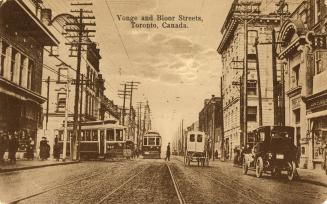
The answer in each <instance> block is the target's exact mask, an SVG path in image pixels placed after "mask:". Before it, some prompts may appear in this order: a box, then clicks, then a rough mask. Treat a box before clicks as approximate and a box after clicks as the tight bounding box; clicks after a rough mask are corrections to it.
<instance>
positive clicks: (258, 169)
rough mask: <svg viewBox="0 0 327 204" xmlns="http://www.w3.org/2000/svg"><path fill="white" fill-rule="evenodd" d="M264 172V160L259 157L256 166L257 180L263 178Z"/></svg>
mask: <svg viewBox="0 0 327 204" xmlns="http://www.w3.org/2000/svg"><path fill="white" fill-rule="evenodd" d="M262 172H263V160H262V158H261V157H258V159H257V161H256V164H255V175H256V176H257V178H260V177H261V176H262Z"/></svg>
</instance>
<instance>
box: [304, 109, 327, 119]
mask: <svg viewBox="0 0 327 204" xmlns="http://www.w3.org/2000/svg"><path fill="white" fill-rule="evenodd" d="M322 116H327V110H323V111H319V112H315V113H310V114H307V115H306V118H307V119H311V118H318V117H322Z"/></svg>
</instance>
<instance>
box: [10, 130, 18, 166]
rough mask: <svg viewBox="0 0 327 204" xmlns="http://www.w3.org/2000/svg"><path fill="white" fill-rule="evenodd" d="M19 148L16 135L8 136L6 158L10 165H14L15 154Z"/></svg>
mask: <svg viewBox="0 0 327 204" xmlns="http://www.w3.org/2000/svg"><path fill="white" fill-rule="evenodd" d="M18 147H19V142H18V139H17V137H16V134H14V135H11V134H9V140H8V153H9V154H8V158H9V160H10V163H13V164H15V163H16V152H17V150H18Z"/></svg>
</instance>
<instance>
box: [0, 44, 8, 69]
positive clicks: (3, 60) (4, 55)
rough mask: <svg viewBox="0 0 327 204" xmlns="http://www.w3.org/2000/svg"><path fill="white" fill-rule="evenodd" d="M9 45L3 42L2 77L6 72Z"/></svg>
mask: <svg viewBox="0 0 327 204" xmlns="http://www.w3.org/2000/svg"><path fill="white" fill-rule="evenodd" d="M8 47H9V45H8V44H7V43H6V42H4V41H2V46H1V59H0V60H1V61H0V76H3V75H4V70H5V62H6V56H7V50H8Z"/></svg>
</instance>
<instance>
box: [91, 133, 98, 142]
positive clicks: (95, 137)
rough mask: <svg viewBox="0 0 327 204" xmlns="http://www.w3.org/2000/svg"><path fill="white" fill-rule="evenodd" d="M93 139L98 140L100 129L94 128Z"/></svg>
mask: <svg viewBox="0 0 327 204" xmlns="http://www.w3.org/2000/svg"><path fill="white" fill-rule="evenodd" d="M92 141H98V131H97V130H92Z"/></svg>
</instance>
